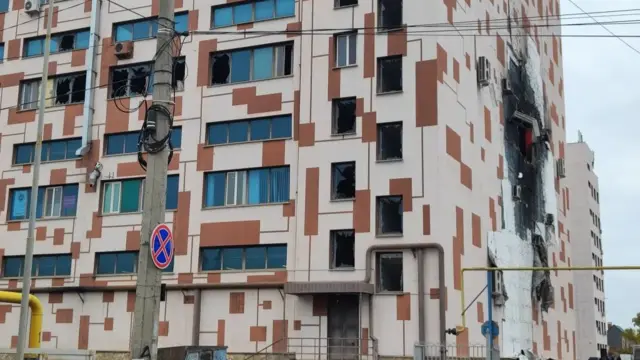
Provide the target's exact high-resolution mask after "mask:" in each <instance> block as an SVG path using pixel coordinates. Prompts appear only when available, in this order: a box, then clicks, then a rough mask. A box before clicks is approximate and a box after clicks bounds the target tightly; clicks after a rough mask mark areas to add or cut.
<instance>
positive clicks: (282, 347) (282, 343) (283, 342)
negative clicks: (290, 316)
mask: <svg viewBox="0 0 640 360" xmlns="http://www.w3.org/2000/svg"><path fill="white" fill-rule="evenodd" d="M272 329H273V331H272V332H273V334H271V340H272V341H273V347H272V349H273V350H272V351H273V352H275V353H284V352H285V351H287V349H288V347H289V344H288V338H289V320H273V328H272Z"/></svg>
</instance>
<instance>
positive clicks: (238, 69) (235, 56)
mask: <svg viewBox="0 0 640 360" xmlns="http://www.w3.org/2000/svg"><path fill="white" fill-rule="evenodd" d="M250 79H251V50H241V51H234V52H232V53H231V82H240V81H249V80H250Z"/></svg>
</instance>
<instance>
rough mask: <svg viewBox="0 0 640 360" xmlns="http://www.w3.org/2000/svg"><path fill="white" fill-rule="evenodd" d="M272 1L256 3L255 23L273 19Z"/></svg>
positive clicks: (266, 0)
mask: <svg viewBox="0 0 640 360" xmlns="http://www.w3.org/2000/svg"><path fill="white" fill-rule="evenodd" d="M273 1H274V0H264V1H258V2H256V21H259V20H268V19H273V16H274V13H275V6H274V5H273Z"/></svg>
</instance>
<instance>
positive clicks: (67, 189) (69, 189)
mask: <svg viewBox="0 0 640 360" xmlns="http://www.w3.org/2000/svg"><path fill="white" fill-rule="evenodd" d="M30 198H31V188H19V189H11V190H10V191H9V220H27V219H29V211H30V203H31V201H30ZM77 207H78V184H67V185H60V186H41V187H40V188H38V201H37V207H36V218H37V219H41V218H59V217H71V216H76V210H77Z"/></svg>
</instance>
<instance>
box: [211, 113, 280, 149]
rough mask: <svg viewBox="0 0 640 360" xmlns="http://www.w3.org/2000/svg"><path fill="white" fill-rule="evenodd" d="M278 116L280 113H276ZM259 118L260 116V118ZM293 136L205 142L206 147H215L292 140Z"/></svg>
mask: <svg viewBox="0 0 640 360" xmlns="http://www.w3.org/2000/svg"><path fill="white" fill-rule="evenodd" d="M275 116H278V115H275ZM258 119H259V118H258ZM207 124H215V122H213V123H207ZM291 139H292V137H291V136H289V137H283V138H273V139H264V140H249V141H239V142H232V143H224V144H205V145H204V146H205V147H214V146H231V145H241V144H257V143H264V142H269V141H281V140H291Z"/></svg>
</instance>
